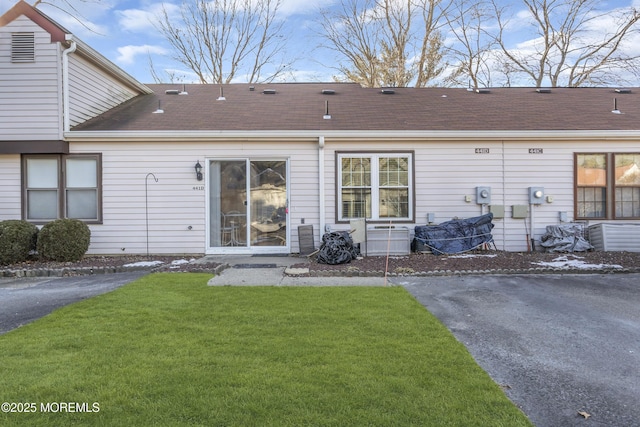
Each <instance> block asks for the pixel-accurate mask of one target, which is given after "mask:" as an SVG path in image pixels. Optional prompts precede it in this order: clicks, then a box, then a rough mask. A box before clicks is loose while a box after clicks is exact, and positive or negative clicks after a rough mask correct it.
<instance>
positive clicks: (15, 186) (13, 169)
mask: <svg viewBox="0 0 640 427" xmlns="http://www.w3.org/2000/svg"><path fill="white" fill-rule="evenodd" d="M20 194H21V190H20V155H18V154H11V155H5V154H0V221H5V220H7V219H19V218H20V215H21V211H20V209H21V208H20V207H21V203H20Z"/></svg>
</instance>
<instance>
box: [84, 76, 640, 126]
mask: <svg viewBox="0 0 640 427" xmlns="http://www.w3.org/2000/svg"><path fill="white" fill-rule="evenodd" d="M148 86H149V87H150V88H151V89H153V90H154V93H153V94H150V95H143V96H139V97H137V98H134V99H132V100H130V101H128V102H127V103H125V104H123V105H121V106H119V107H116V108H114V109H113V110H111V111H109V112H107V113H105V114H102V115H101V116H99V117H96V118H94V119H92V120H89V121H88V122H86V123H83V124H81V125H79V126H76V127H75V128H74V129H73V130H74V131H109V130H117V131H163V130H167V131H181V130H185V131H190V130H195V131H207V130H215V131H218V130H219V131H223V130H224V131H260V130H265V131H266V130H270V131H271V130H278V131H295V130H300V131H308V130H319V131H323V130H324V131H331V130H344V131H375V130H389V131H394V130H397V131H429V130H433V131H447V130H449V131H473V130H477V131H501V130H504V131H510V130H511V131H521V130H524V131H526V130H536V131H543V130H556V131H557V130H604V131H606V130H640V120H639V119H640V89H633V90H632V91H631V93H618V92H616V91H615V90H614V89H611V88H575V89H571V88H554V89H553V90H552V91H551V93H538V92H537V91H536V90H535V89H534V88H498V89H491V90H490V92H489V93H476V92H470V91H468V90H466V89H459V88H455V89H453V88H423V89H417V88H396V89H394V92H395V93H394V94H389V95H385V94H382V93H381V90H380V89H368V88H362V87H360V86H359V85H356V84H346V83H342V84H341V83H327V84H323V83H283V84H268V85H260V84H257V85H249V84H232V85H224V86H223V94H224V97H225V98H226V100H225V101H217V98H218V97H219V96H220V85H187V86H186V91H187V92H188V95H172V94H166V93H165V91H166V90H171V89H172V90H174V91H181V90H182V89H183V86H182V85H170V84H159V85H158V84H154V85H148ZM250 87H254V90H250ZM265 89H270V90H275V94H264V93H263V91H264V90H265ZM325 89H330V90H334V91H335V94H334V95H327V94H323V93H322V91H323V90H325ZM615 98H617V106H618V108H619V110H620V111H621V112H622V113H623V114H613V113H612V112H611V111H612V110H613V109H614V99H615ZM326 101H328V102H329V114H330V115H331V119H330V120H325V119H323V115H324V113H325V102H326ZM159 103H160V105H161V108H162V109H163V110H164V113H163V114H152V112H153V111H155V110H157V109H158V106H159Z"/></svg>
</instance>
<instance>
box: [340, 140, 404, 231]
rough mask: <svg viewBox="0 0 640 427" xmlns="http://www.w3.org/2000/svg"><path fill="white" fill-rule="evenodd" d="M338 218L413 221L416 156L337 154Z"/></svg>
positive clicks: (397, 154) (342, 219)
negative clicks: (414, 163) (414, 157)
mask: <svg viewBox="0 0 640 427" xmlns="http://www.w3.org/2000/svg"><path fill="white" fill-rule="evenodd" d="M337 164H338V181H337V183H338V189H337V195H338V201H337V209H338V218H339V220H340V221H346V220H349V219H353V218H367V219H369V220H372V221H386V220H400V221H402V220H405V221H411V220H412V218H413V153H408V152H407V153H337Z"/></svg>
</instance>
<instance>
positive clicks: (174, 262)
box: [171, 259, 193, 265]
mask: <svg viewBox="0 0 640 427" xmlns="http://www.w3.org/2000/svg"><path fill="white" fill-rule="evenodd" d="M192 261H193V260H191V261H188V260H186V259H174V260H173V261H171V265H183V264H189V263H190V262H192Z"/></svg>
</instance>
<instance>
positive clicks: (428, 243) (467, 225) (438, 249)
mask: <svg viewBox="0 0 640 427" xmlns="http://www.w3.org/2000/svg"><path fill="white" fill-rule="evenodd" d="M492 219H493V214H492V213H488V214H486V215H481V216H477V217H474V218H467V219H460V220H451V221H447V222H443V223H442V224H439V225H426V226H425V225H418V226H416V228H415V239H414V248H415V247H419V246H424V247H427V248H429V249H431V252H433V253H434V254H436V255H442V254H457V253H461V252H466V251H470V250H472V249H475V248H477V247H479V246H481V245H483V244H485V243H491V242H493V236H492V235H491V230H492V229H493V224H492V223H491V220H492Z"/></svg>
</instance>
